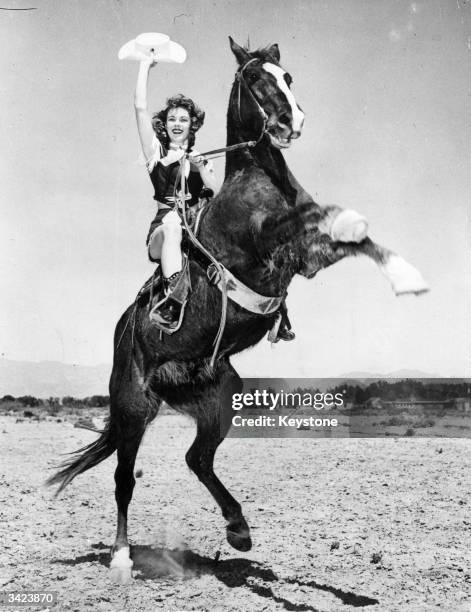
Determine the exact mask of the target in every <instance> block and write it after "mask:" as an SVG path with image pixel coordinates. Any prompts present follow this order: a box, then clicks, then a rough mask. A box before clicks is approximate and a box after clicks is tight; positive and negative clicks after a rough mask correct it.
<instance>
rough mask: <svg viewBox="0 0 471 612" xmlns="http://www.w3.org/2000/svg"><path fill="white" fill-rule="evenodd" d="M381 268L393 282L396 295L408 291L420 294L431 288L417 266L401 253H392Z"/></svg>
mask: <svg viewBox="0 0 471 612" xmlns="http://www.w3.org/2000/svg"><path fill="white" fill-rule="evenodd" d="M380 270H381V272H382V273H383V274H384V275H385V276H386V278H387V279H388V280H389V282H390V283H391V285H392V288H393V291H394V293H395V294H396V295H404V294H406V293H414V294H415V295H419V294H420V293H425V292H426V291H429V289H430V287H429V286H428V285H427V283H426V282H425V280H424V278H423V276H422V274H421V273H420V272H419V271H418V270H417V268H414V266H412V265H411V264H410V263H407V261H406V260H405V259H403V258H402V257H399V255H391V256H390V257H389V259H388V261H387V262H386V263H385V264H383V265H382V266H380Z"/></svg>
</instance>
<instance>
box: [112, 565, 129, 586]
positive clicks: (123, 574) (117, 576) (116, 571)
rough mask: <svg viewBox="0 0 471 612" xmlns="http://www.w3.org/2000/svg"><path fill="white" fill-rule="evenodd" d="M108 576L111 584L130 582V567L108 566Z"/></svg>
mask: <svg viewBox="0 0 471 612" xmlns="http://www.w3.org/2000/svg"><path fill="white" fill-rule="evenodd" d="M110 578H111V582H112V583H113V584H129V583H130V582H132V572H131V568H130V567H112V568H110Z"/></svg>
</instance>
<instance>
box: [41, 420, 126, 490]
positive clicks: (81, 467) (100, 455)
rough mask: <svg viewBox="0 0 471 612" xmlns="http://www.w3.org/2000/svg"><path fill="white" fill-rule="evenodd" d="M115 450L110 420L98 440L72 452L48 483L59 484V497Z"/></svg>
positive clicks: (51, 484) (49, 484)
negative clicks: (77, 478) (81, 475)
mask: <svg viewBox="0 0 471 612" xmlns="http://www.w3.org/2000/svg"><path fill="white" fill-rule="evenodd" d="M115 450H116V443H115V441H114V436H113V432H112V430H111V427H110V423H109V422H108V423H107V424H106V427H105V429H104V430H103V431H102V432H101V435H100V437H99V438H98V440H95V442H92V443H91V444H87V445H86V446H83V447H82V448H79V449H78V450H76V451H74V452H73V453H71V455H72V457H71V458H70V459H68V460H67V461H65V462H64V463H62V464H61V465H60V466H59V467H60V468H62V469H61V470H59V471H58V472H57V473H56V474H54V476H51V477H50V478H48V479H47V480H46V485H47V486H49V487H50V486H53V485H59V487H58V489H57V491H56V493H55V497H57V495H59V493H60V492H61V491H62V490H63V489H65V487H66V486H67V485H68V484H69V483H70V482H71V481H72V480H73V479H74V478H75V477H76V476H78V475H79V474H81V473H82V472H86V471H87V470H89V469H90V468H92V467H95V466H96V465H98V464H99V463H101V462H102V461H104V460H105V459H107V458H108V457H109V456H110V455H112V454H113V453H114V451H115Z"/></svg>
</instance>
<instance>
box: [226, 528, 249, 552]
mask: <svg viewBox="0 0 471 612" xmlns="http://www.w3.org/2000/svg"><path fill="white" fill-rule="evenodd" d="M227 541H228V542H229V544H230V545H231V546H232V548H235V549H236V550H240V551H241V552H247V551H249V550H250V549H251V548H252V540H251V538H250V536H244V535H240V533H236V532H235V531H231V530H230V529H227Z"/></svg>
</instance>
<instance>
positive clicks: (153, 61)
mask: <svg viewBox="0 0 471 612" xmlns="http://www.w3.org/2000/svg"><path fill="white" fill-rule="evenodd" d="M141 62H142V63H143V64H145V65H147V66H149V68H153V67H154V66H156V65H157V63H158V58H157V54H156V52H155V51H153V50H152V49H151V51H150V54H149V57H148V58H146V59H143V60H141Z"/></svg>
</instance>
